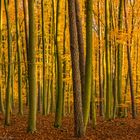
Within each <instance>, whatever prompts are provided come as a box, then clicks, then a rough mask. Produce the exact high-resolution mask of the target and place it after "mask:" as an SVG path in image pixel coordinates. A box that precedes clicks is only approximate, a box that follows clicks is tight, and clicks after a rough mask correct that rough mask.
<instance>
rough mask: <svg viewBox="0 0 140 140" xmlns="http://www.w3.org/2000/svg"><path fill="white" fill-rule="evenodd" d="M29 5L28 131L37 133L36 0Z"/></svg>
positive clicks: (29, 1) (30, 1)
mask: <svg viewBox="0 0 140 140" xmlns="http://www.w3.org/2000/svg"><path fill="white" fill-rule="evenodd" d="M28 4H29V61H28V66H29V75H28V78H29V116H28V117H29V120H28V131H29V132H31V133H34V132H35V131H36V106H37V98H36V50H35V49H36V48H35V19H34V18H35V15H34V0H28Z"/></svg>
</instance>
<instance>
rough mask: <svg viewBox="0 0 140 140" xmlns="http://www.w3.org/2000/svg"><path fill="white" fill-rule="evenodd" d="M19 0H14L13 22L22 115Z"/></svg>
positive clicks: (21, 113)
mask: <svg viewBox="0 0 140 140" xmlns="http://www.w3.org/2000/svg"><path fill="white" fill-rule="evenodd" d="M18 9H19V2H18V0H15V22H16V45H17V53H18V101H19V114H20V115H23V103H22V67H21V47H20V42H19V41H20V40H19V39H20V38H19V37H20V34H19V33H20V32H19V19H18V17H19V12H18Z"/></svg>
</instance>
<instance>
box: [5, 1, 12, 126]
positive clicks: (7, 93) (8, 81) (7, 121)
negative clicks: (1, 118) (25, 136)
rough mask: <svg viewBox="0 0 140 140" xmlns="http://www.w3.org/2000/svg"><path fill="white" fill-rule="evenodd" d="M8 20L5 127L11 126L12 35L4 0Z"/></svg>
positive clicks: (7, 9)
mask: <svg viewBox="0 0 140 140" xmlns="http://www.w3.org/2000/svg"><path fill="white" fill-rule="evenodd" d="M4 5H5V12H6V20H7V35H8V77H7V88H6V112H5V113H6V114H5V125H10V107H11V101H10V98H11V69H12V68H11V58H12V56H11V52H12V43H11V34H10V29H11V27H10V17H9V7H8V3H7V0H4Z"/></svg>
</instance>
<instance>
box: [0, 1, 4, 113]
mask: <svg viewBox="0 0 140 140" xmlns="http://www.w3.org/2000/svg"><path fill="white" fill-rule="evenodd" d="M2 12H3V9H2V0H0V63H1V65H0V70H1V71H0V78H2V65H3V64H2V19H3V18H2V16H3V14H2ZM0 111H1V112H2V113H3V114H4V112H5V110H4V104H3V94H2V81H1V82H0Z"/></svg>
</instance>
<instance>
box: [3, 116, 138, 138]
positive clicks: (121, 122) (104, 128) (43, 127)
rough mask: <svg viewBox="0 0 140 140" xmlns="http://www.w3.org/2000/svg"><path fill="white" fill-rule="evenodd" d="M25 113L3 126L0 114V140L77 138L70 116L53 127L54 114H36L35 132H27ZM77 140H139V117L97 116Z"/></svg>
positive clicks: (12, 117) (12, 118)
mask: <svg viewBox="0 0 140 140" xmlns="http://www.w3.org/2000/svg"><path fill="white" fill-rule="evenodd" d="M27 120H28V117H27V114H24V116H19V115H12V116H11V126H6V127H4V125H3V124H4V117H3V116H2V115H1V114H0V140H78V139H77V138H75V137H74V133H73V129H74V126H73V119H72V117H70V116H69V117H68V116H67V117H64V119H63V127H62V128H60V129H56V128H54V127H53V123H54V116H53V115H48V116H46V117H45V116H42V115H40V114H38V115H37V132H36V133H34V134H28V133H27ZM79 140H140V117H139V118H137V119H131V117H128V118H121V119H115V120H112V121H103V120H102V118H100V117H98V120H97V126H96V129H93V128H92V126H91V125H89V126H88V128H87V132H86V137H85V138H82V139H79Z"/></svg>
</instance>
